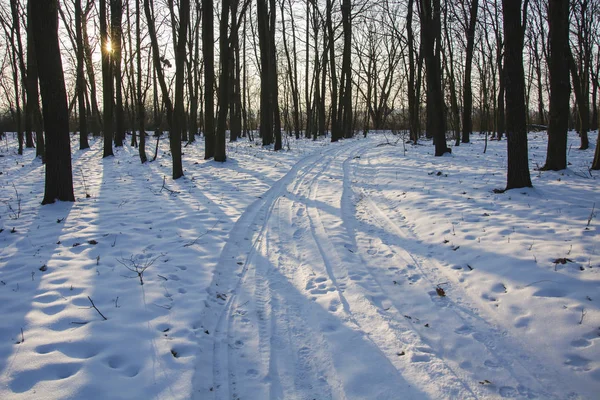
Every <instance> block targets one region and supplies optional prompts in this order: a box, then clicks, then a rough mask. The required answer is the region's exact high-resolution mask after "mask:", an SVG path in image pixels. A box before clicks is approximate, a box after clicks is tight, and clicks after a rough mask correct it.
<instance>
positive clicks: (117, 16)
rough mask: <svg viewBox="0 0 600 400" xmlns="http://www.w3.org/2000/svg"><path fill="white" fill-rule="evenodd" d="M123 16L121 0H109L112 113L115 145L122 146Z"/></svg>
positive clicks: (123, 122)
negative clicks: (113, 98)
mask: <svg viewBox="0 0 600 400" xmlns="http://www.w3.org/2000/svg"><path fill="white" fill-rule="evenodd" d="M122 16H123V1H122V0H111V3H110V25H111V27H110V44H111V48H112V54H111V55H112V60H111V61H112V72H113V75H114V86H113V90H114V93H115V100H116V101H115V103H114V107H115V108H114V114H115V134H114V142H115V147H123V141H124V140H125V114H124V111H123V86H122V82H123V71H122V67H121V60H122V53H123V52H122V41H123V38H122V36H123V32H122V28H121V24H122V19H123V18H122Z"/></svg>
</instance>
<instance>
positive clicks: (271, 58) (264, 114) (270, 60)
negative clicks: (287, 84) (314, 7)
mask: <svg viewBox="0 0 600 400" xmlns="http://www.w3.org/2000/svg"><path fill="white" fill-rule="evenodd" d="M256 12H257V16H258V41H259V46H260V134H261V136H262V140H263V145H265V146H266V145H270V144H271V143H273V138H274V139H275V145H274V147H273V148H274V150H280V149H281V122H280V119H279V103H278V97H279V96H278V83H277V62H276V56H275V13H276V8H275V1H274V0H270V1H269V6H268V7H267V1H266V0H257V2H256Z"/></svg>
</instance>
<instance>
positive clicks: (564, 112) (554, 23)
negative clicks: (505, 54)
mask: <svg viewBox="0 0 600 400" xmlns="http://www.w3.org/2000/svg"><path fill="white" fill-rule="evenodd" d="M548 23H549V28H550V32H549V35H550V59H549V60H548V61H549V73H550V117H549V121H548V148H547V152H546V165H544V167H543V168H542V169H544V170H554V171H559V170H561V169H565V168H567V131H568V128H569V96H570V91H571V87H570V85H569V66H568V64H567V63H565V60H566V59H568V57H569V48H568V46H569V0H550V4H549V9H548Z"/></svg>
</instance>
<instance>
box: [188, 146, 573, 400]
mask: <svg viewBox="0 0 600 400" xmlns="http://www.w3.org/2000/svg"><path fill="white" fill-rule="evenodd" d="M373 146H374V142H373V141H372V140H346V141H344V142H343V143H339V144H336V145H333V146H330V147H329V148H328V149H327V153H322V154H317V155H313V156H310V157H308V158H306V159H304V160H303V161H301V162H300V163H298V164H296V165H295V166H294V167H293V168H292V170H291V171H290V172H289V173H288V174H286V175H285V176H284V177H283V178H282V179H280V180H279V181H277V182H276V183H275V184H274V185H273V186H272V187H271V189H270V190H269V191H268V192H267V193H266V194H265V195H263V196H262V198H259V199H258V200H257V201H256V202H255V203H254V204H253V205H251V206H250V207H249V208H248V209H247V210H246V211H245V212H244V214H242V216H241V217H240V219H239V220H238V221H237V222H236V224H235V226H234V228H233V230H232V232H231V234H230V238H229V240H228V242H227V243H226V245H225V247H224V249H223V251H222V253H221V257H220V261H219V264H218V266H217V273H216V275H215V277H214V279H213V283H212V285H211V287H210V288H209V299H208V300H207V301H206V303H205V306H204V309H203V311H202V315H201V321H202V323H203V326H204V327H206V328H207V330H206V331H205V335H204V336H203V337H202V338H201V341H202V343H204V346H201V347H202V348H204V349H210V351H206V352H205V353H201V354H200V356H199V363H198V368H197V369H198V370H197V374H196V379H195V392H194V394H195V396H196V398H199V399H200V398H202V399H206V398H214V399H345V398H348V399H355V398H364V399H397V398H460V399H473V398H502V397H517V398H540V397H541V398H565V397H567V396H569V395H570V393H569V392H568V391H567V386H563V385H562V382H560V380H559V379H557V377H556V373H554V372H553V371H551V370H547V369H545V368H544V367H543V366H542V363H541V362H539V361H538V360H537V357H536V356H535V355H533V354H528V353H527V352H526V351H525V350H522V351H520V352H518V353H517V351H516V350H515V349H521V346H519V344H518V341H516V340H514V339H513V338H510V337H507V336H506V335H505V333H504V332H502V331H501V330H500V329H499V328H497V327H495V326H493V325H491V324H490V323H488V322H487V320H486V319H485V318H484V317H483V316H481V315H479V314H478V310H477V309H476V308H475V307H472V306H470V305H469V304H470V303H469V302H468V301H467V299H465V297H466V294H465V293H464V292H461V291H460V287H459V285H454V284H453V282H451V283H450V285H451V287H449V288H448V289H450V290H452V291H454V292H455V293H459V294H460V295H459V296H456V297H455V298H453V300H449V299H448V298H441V297H439V296H437V294H436V292H435V285H436V284H437V283H439V282H440V279H446V278H445V276H444V275H443V274H442V273H441V272H440V271H438V268H440V266H439V265H438V264H437V263H436V262H435V261H433V260H428V259H425V258H424V257H422V256H415V255H412V253H411V252H410V249H411V248H412V247H414V246H418V245H419V243H418V240H417V239H416V237H415V236H414V235H413V234H412V232H411V231H410V230H409V229H408V228H406V227H404V226H400V225H397V224H396V222H395V221H396V219H394V220H392V219H390V218H389V217H388V216H387V214H386V212H385V211H383V209H382V208H381V207H382V206H380V205H378V204H377V202H376V200H375V199H374V198H371V197H370V196H369V193H367V192H366V191H364V190H363V189H361V188H358V187H355V186H356V185H354V183H355V182H356V181H357V179H358V175H360V171H359V168H360V166H359V162H358V160H360V159H361V157H364V155H365V154H366V152H367V151H368V149H369V148H372V147H373ZM212 329H214V332H212V331H211V330H212ZM456 343H458V344H459V345H458V346H456Z"/></svg>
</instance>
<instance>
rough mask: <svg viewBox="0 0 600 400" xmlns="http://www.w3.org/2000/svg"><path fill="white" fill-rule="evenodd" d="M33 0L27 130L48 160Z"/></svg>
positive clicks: (29, 27) (38, 151)
mask: <svg viewBox="0 0 600 400" xmlns="http://www.w3.org/2000/svg"><path fill="white" fill-rule="evenodd" d="M31 7H32V0H28V1H27V107H26V111H25V130H26V131H28V132H30V131H33V130H35V136H36V142H37V147H36V150H35V155H36V157H39V158H41V159H42V163H45V162H46V159H45V156H44V133H43V128H42V126H43V121H42V112H41V110H40V103H39V92H38V66H37V60H36V57H35V43H34V42H33V25H32V20H31V18H32V13H31Z"/></svg>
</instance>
